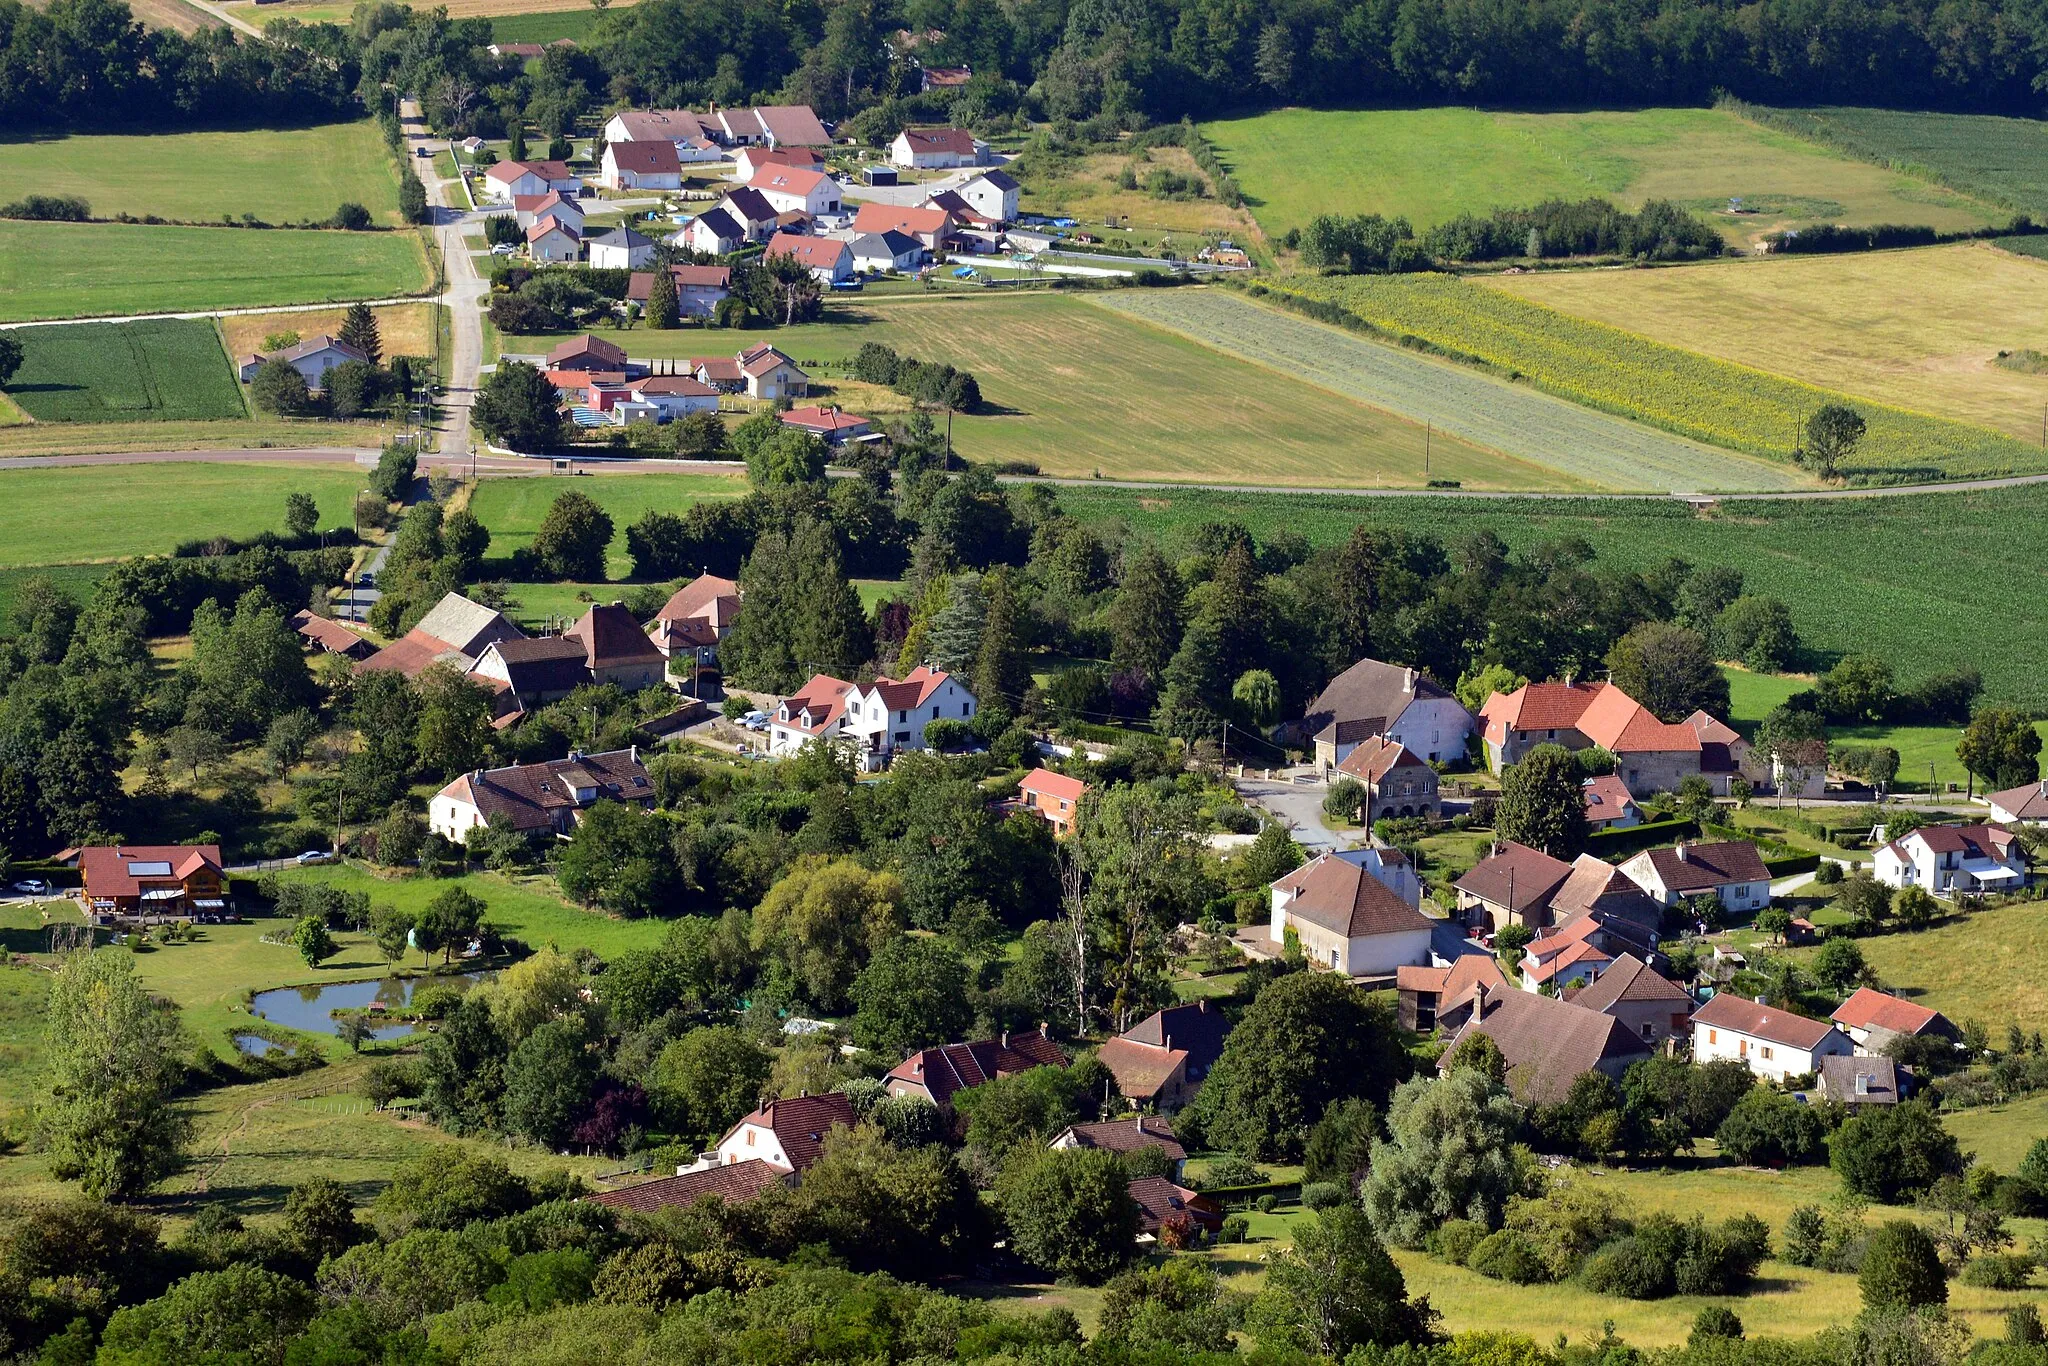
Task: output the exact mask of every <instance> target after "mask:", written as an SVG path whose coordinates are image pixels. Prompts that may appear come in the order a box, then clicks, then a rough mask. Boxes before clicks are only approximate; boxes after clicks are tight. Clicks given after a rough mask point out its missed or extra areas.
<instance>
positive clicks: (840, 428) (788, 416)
mask: <svg viewBox="0 0 2048 1366" xmlns="http://www.w3.org/2000/svg"><path fill="white" fill-rule="evenodd" d="M778 416H779V417H780V419H781V421H782V425H783V426H785V427H800V428H802V429H803V430H804V431H807V432H813V433H816V434H818V435H821V436H832V435H836V434H837V433H840V432H864V431H866V430H867V429H868V420H867V419H866V418H864V417H857V416H855V415H854V414H852V413H849V412H846V411H845V410H843V409H840V408H827V407H824V406H822V405H820V404H815V403H814V404H811V405H809V406H807V407H803V408H791V409H789V410H788V411H786V412H783V413H781V414H778Z"/></svg>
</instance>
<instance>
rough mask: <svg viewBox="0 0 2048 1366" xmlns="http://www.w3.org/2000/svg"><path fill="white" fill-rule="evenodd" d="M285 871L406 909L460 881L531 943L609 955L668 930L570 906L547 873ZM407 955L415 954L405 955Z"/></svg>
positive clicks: (354, 868)
mask: <svg viewBox="0 0 2048 1366" xmlns="http://www.w3.org/2000/svg"><path fill="white" fill-rule="evenodd" d="M285 876H287V877H292V878H303V879H305V880H307V881H312V882H324V883H329V884H332V885H334V886H338V887H342V888H345V889H347V890H349V891H352V892H355V891H360V892H368V893H369V894H370V899H371V900H372V901H374V902H388V903H389V904H391V905H394V906H397V907H399V908H400V909H403V910H409V911H418V910H422V909H424V908H425V907H426V904H427V903H428V902H429V901H432V900H433V899H434V898H435V897H436V896H438V895H439V894H440V893H441V892H442V891H443V890H445V889H446V888H448V887H450V886H452V885H455V884H456V883H461V884H462V885H464V886H467V887H468V888H469V890H470V891H471V892H472V893H474V894H475V895H476V896H478V897H480V898H481V899H482V900H483V901H484V902H485V903H486V904H487V905H488V906H489V907H490V910H489V911H488V912H487V914H486V915H485V919H487V920H488V921H490V923H491V924H493V925H496V926H498V927H499V928H500V929H501V930H503V931H504V932H505V933H506V934H508V935H510V936H511V937H513V938H515V939H519V940H522V941H524V942H525V943H526V944H527V945H529V946H530V947H532V948H536V949H538V948H542V947H544V946H546V945H548V944H553V945H555V946H556V947H557V948H559V949H561V950H562V951H563V952H564V953H567V952H569V951H571V950H573V949H578V948H588V949H592V950H594V951H596V952H597V953H598V954H599V955H600V956H602V957H605V958H610V957H612V956H613V955H614V954H617V953H620V952H622V951H623V950H626V949H637V948H647V947H650V946H652V945H655V944H659V943H660V942H661V940H662V938H663V936H665V935H666V934H667V933H668V922H667V921H662V920H619V919H615V918H614V917H612V916H608V915H606V914H604V913H603V912H602V911H586V910H584V909H582V908H581V907H578V906H572V905H571V904H569V903H568V902H566V901H564V900H562V898H561V896H560V894H559V893H558V892H557V891H556V889H555V884H554V880H553V879H552V878H546V877H523V878H517V879H514V878H507V877H501V876H499V875H497V874H495V873H474V874H471V875H470V876H468V877H466V878H453V879H450V878H429V877H398V878H386V877H380V876H378V875H377V874H375V873H372V872H370V871H369V870H368V869H366V868H363V867H361V866H359V865H356V864H327V865H324V866H316V867H311V868H304V869H296V870H293V871H291V872H288V873H286V874H285ZM407 961H408V962H413V961H416V960H414V959H412V958H410V957H409V958H408V959H407ZM302 980H303V979H302Z"/></svg>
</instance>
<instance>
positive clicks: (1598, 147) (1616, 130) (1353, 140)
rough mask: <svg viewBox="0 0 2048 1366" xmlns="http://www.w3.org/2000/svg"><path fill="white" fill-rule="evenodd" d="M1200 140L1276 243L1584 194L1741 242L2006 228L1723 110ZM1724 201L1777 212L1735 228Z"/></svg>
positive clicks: (1308, 129) (1229, 131)
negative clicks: (1657, 203) (1849, 231)
mask: <svg viewBox="0 0 2048 1366" xmlns="http://www.w3.org/2000/svg"><path fill="white" fill-rule="evenodd" d="M1904 117H1906V118H1909V119H1910V118H1917V117H1920V116H1918V115H1906V116H1904ZM1202 132H1203V135H1204V136H1206V137H1207V138H1208V139H1209V141H1210V142H1211V143H1212V144H1213V145H1214V146H1215V148H1216V153H1217V155H1218V156H1219V157H1220V158H1221V159H1222V161H1223V163H1224V165H1225V166H1226V167H1228V168H1229V169H1230V171H1231V174H1232V176H1233V177H1234V178H1235V179H1236V180H1237V182H1238V184H1239V185H1240V186H1242V187H1243V189H1244V191H1245V194H1246V195H1247V196H1249V197H1250V199H1251V202H1252V209H1253V212H1254V213H1255V214H1256V215H1257V217H1258V220H1259V223H1260V224H1261V225H1262V226H1263V227H1264V228H1265V230H1266V231H1267V233H1269V234H1274V235H1278V234H1280V233H1284V232H1285V231H1287V229H1289V228H1291V227H1298V226H1300V225H1302V224H1304V223H1306V222H1307V221H1308V220H1309V219H1310V218H1312V217H1314V216H1315V215H1316V214H1319V213H1382V214H1388V215H1402V216H1405V217H1407V218H1408V219H1409V220H1410V221H1411V222H1413V223H1414V225H1415V227H1416V228H1417V229H1418V230H1421V229H1424V228H1427V227H1429V226H1430V225H1431V224H1434V223H1438V222H1441V221H1443V220H1444V219H1446V218H1452V217H1455V216H1456V215H1458V214H1461V213H1477V214H1484V213H1486V212H1488V211H1489V210H1492V209H1494V208H1519V207H1525V206H1527V205H1530V204H1533V203H1536V202H1538V201H1540V200H1544V199H1552V198H1561V199H1584V198H1586V197H1588V196H1590V195H1598V196H1601V197H1604V198H1608V199H1612V200H1614V201H1615V202H1617V203H1619V204H1622V205H1624V206H1626V207H1630V208H1634V207H1637V206H1639V205H1640V204H1641V203H1642V202H1643V201H1644V200H1647V199H1672V200H1677V201H1680V202H1681V203H1684V204H1686V205H1687V206H1688V207H1692V208H1695V209H1698V210H1701V211H1702V212H1705V213H1706V214H1707V215H1708V216H1709V217H1710V218H1711V219H1712V220H1713V221H1714V222H1715V224H1716V226H1718V227H1720V228H1721V230H1722V231H1723V233H1724V234H1725V235H1727V236H1728V237H1729V238H1730V239H1731V240H1736V241H1740V240H1746V239H1751V238H1754V237H1755V236H1758V235H1760V234H1762V233H1765V232H1770V231H1775V230H1777V229H1780V228H1784V227H1789V226H1794V225H1796V224H1799V223H1802V222H1812V221H1815V220H1825V221H1834V222H1847V223H1928V224H1932V225H1933V226H1935V227H1938V228H1943V229H1959V228H1970V227H1979V226H1983V225H1985V224H1987V223H1991V222H1994V221H2003V215H2002V214H2001V213H2000V212H1999V211H1998V210H1996V209H1994V208H1992V207H1991V206H1990V205H1988V204H1985V203H1983V202H1981V201H1977V200H1973V199H1971V198H1969V197H1968V196H1966V195H1963V194H1960V193H1958V192H1956V191H1954V190H1949V189H1944V188H1941V187H1938V186H1934V185H1930V184H1928V183H1926V182H1925V181H1924V180H1919V179H1915V178H1913V177H1911V176H1907V175H1902V174H1900V173H1898V172H1896V171H1891V170H1888V169H1886V168H1884V167H1881V166H1873V165H1869V164H1867V163H1865V162H1861V161H1857V160H1853V159H1850V158H1847V157H1844V156H1841V155H1839V154H1836V153H1833V152H1830V151H1828V150H1826V149H1824V148H1821V147H1817V146H1815V145H1814V144H1813V143H1811V142H1809V141H1807V140H1805V139H1803V138H1798V137H1794V136H1791V135H1790V134H1787V133H1782V132H1777V131H1775V130H1773V129H1769V128H1765V127H1763V126H1762V125H1760V124H1757V123H1754V122H1751V121H1750V120H1748V119H1745V118H1742V117H1740V116H1739V115H1737V114H1735V113H1732V112H1729V111H1726V110H1720V109H1644V110H1634V111H1629V112H1589V113H1569V114H1512V113H1504V112H1496V111H1489V110H1480V109H1464V108H1451V109H1387V110H1312V109H1282V110H1277V111H1274V112H1272V113H1267V114H1260V115H1257V116H1255V117H1252V118H1244V119H1232V120H1226V121H1224V122H1219V123H1209V124H1204V125H1203V127H1202ZM1334 148H1341V149H1342V153H1343V154H1342V155H1341V156H1332V155H1331V151H1332V149H1334ZM1732 196H1742V197H1744V198H1745V199H1750V200H1758V201H1763V202H1764V203H1766V204H1770V205H1771V206H1772V207H1774V208H1781V209H1782V211H1781V212H1774V213H1761V214H1754V215H1741V216H1737V215H1732V214H1729V213H1727V212H1725V209H1726V204H1727V201H1728V199H1729V198H1730V197H1732ZM1772 201H1777V203H1775V204H1773V203H1772Z"/></svg>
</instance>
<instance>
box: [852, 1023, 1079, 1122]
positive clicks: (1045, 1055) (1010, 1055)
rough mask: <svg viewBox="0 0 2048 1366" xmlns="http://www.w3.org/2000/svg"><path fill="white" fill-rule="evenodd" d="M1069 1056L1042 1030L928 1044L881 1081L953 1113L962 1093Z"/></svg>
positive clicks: (896, 1093)
mask: <svg viewBox="0 0 2048 1366" xmlns="http://www.w3.org/2000/svg"><path fill="white" fill-rule="evenodd" d="M1067 1061H1068V1059H1067V1055H1066V1053H1065V1051H1064V1050H1062V1049H1061V1048H1060V1046H1059V1045H1058V1044H1056V1043H1054V1042H1053V1041H1052V1040H1051V1039H1049V1038H1047V1037H1046V1035H1045V1031H1044V1030H1043V1029H1027V1030H1022V1031H1017V1032H1011V1033H1006V1034H1002V1035H1000V1036H998V1037H996V1038H993V1039H981V1040H979V1041H977V1042H974V1043H949V1044H943V1045H941V1046H939V1047H937V1048H923V1049H919V1050H918V1051H917V1052H915V1053H913V1054H911V1055H910V1056H909V1057H907V1058H905V1059H904V1060H903V1061H902V1062H899V1063H897V1064H896V1065H895V1066H894V1067H892V1068H890V1069H889V1073H888V1075H887V1076H885V1077H883V1078H882V1084H883V1085H884V1086H886V1087H887V1088H888V1091H889V1094H890V1095H892V1096H923V1097H924V1098H925V1099H926V1100H928V1101H930V1102H931V1103H932V1104H934V1105H936V1106H938V1107H939V1109H941V1110H942V1111H946V1112H948V1113H951V1111H952V1108H953V1097H954V1096H955V1095H956V1094H958V1093H959V1092H961V1091H965V1090H968V1089H970V1088H972V1087H976V1086H979V1085H981V1084H982V1083H983V1082H986V1081H995V1080H997V1079H998V1078H1000V1077H1010V1076H1015V1075H1016V1074H1017V1073H1019V1072H1028V1071H1030V1070H1031V1069H1032V1068H1034V1067H1065V1066H1066V1065H1067Z"/></svg>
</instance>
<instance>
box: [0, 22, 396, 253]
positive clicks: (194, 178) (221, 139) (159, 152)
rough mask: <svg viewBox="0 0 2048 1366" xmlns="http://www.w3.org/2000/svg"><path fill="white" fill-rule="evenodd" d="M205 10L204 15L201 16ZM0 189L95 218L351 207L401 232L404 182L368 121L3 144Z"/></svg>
mask: <svg viewBox="0 0 2048 1366" xmlns="http://www.w3.org/2000/svg"><path fill="white" fill-rule="evenodd" d="M194 12H195V13H197V11H194ZM0 185H19V186H24V187H30V188H33V189H34V190H35V191H36V192H37V193H39V194H60V195H76V196H78V197H79V198H81V199H83V200H85V201H86V203H87V204H89V205H90V206H91V207H92V211H93V214H94V216H96V217H99V218H113V217H115V216H117V215H119V214H124V213H125V214H130V215H133V216H135V217H137V218H140V217H142V216H143V215H145V214H154V215H156V216H157V217H159V218H169V219H176V220H181V221H184V222H189V223H217V222H219V221H220V218H221V215H222V214H228V215H231V216H233V217H235V218H240V217H241V216H242V215H243V214H245V213H249V214H254V215H256V217H258V218H260V219H262V220H263V221H264V222H266V223H296V222H299V221H300V220H310V221H312V222H316V223H318V222H324V221H325V220H326V219H327V218H329V217H330V216H331V215H332V214H333V213H334V210H335V209H336V208H337V207H338V206H339V205H340V204H341V203H342V202H343V201H350V202H353V203H357V204H361V205H362V206H363V207H364V208H366V209H368V210H369V211H370V213H371V214H372V216H374V217H375V219H376V220H377V221H378V222H379V223H382V224H384V225H385V226H387V227H396V226H397V225H398V222H399V218H398V178H397V176H396V175H395V174H394V173H393V171H392V167H391V154H390V152H389V151H388V150H386V148H385V146H384V139H383V138H382V136H380V135H379V133H378V132H377V125H376V124H375V123H374V122H373V121H371V120H369V119H359V120H357V121H355V122H353V123H329V124H320V125H318V126H315V127H312V128H258V129H247V130H243V131H239V132H204V133H148V134H140V133H108V134H102V133H76V134H71V135H69V136H53V137H37V138H25V139H22V140H21V141H16V142H0Z"/></svg>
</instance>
